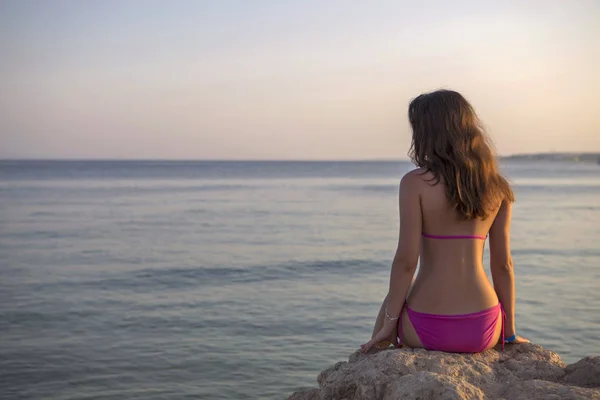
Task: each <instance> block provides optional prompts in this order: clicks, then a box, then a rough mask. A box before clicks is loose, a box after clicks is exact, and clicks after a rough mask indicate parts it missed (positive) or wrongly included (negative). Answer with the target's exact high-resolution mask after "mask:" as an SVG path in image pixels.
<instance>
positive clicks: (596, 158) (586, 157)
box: [500, 153, 600, 163]
mask: <svg viewBox="0 0 600 400" xmlns="http://www.w3.org/2000/svg"><path fill="white" fill-rule="evenodd" d="M500 159H502V160H507V161H563V162H586V163H587V162H590V163H600V153H531V154H513V155H510V156H501V157H500Z"/></svg>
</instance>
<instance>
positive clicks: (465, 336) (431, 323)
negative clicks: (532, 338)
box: [398, 233, 514, 353]
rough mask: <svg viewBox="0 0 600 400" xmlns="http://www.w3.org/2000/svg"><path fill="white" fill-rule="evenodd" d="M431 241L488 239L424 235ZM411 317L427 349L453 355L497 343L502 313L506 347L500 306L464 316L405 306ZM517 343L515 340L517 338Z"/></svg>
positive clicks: (477, 350)
mask: <svg viewBox="0 0 600 400" xmlns="http://www.w3.org/2000/svg"><path fill="white" fill-rule="evenodd" d="M423 237H425V238H429V239H479V240H485V239H486V236H477V235H459V236H439V235H428V234H426V233H423ZM405 307H406V313H407V314H408V318H409V319H410V322H411V323H412V325H413V327H414V328H415V332H416V333H417V336H419V339H420V340H421V343H423V347H424V348H426V349H427V350H438V351H446V352H452V353H479V352H481V351H483V350H485V349H486V348H488V347H489V346H490V345H491V344H492V341H493V340H494V333H495V332H496V324H497V323H498V313H502V325H503V326H502V346H503V348H504V318H505V314H504V309H503V307H502V305H501V304H500V303H498V304H496V305H495V306H493V307H490V308H488V309H486V310H483V311H478V312H475V313H471V314H460V315H438V314H426V313H421V312H417V311H414V310H412V309H410V308H409V307H408V305H407V304H405ZM513 340H514V338H513ZM398 343H402V318H400V319H399V320H398Z"/></svg>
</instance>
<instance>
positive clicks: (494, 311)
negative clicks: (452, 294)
mask: <svg viewBox="0 0 600 400" xmlns="http://www.w3.org/2000/svg"><path fill="white" fill-rule="evenodd" d="M405 307H406V312H407V314H408V318H409V319H410V322H411V323H412V325H413V327H414V328H415V332H416V333H417V335H418V336H419V339H420V340H421V343H423V347H424V348H426V349H427V350H438V351H445V352H449V353H479V352H482V351H483V350H485V349H486V348H488V347H489V346H490V344H491V343H492V341H493V340H494V333H495V332H496V326H497V325H496V324H497V323H498V313H502V324H503V325H504V318H505V315H504V309H503V308H502V305H501V304H500V303H498V304H497V305H495V306H493V307H491V308H488V309H486V310H483V311H479V312H476V313H472V314H461V315H437V314H425V313H420V312H417V311H413V310H411V309H410V308H408V305H405ZM398 343H402V318H400V319H399V320H398ZM502 347H503V348H504V326H502Z"/></svg>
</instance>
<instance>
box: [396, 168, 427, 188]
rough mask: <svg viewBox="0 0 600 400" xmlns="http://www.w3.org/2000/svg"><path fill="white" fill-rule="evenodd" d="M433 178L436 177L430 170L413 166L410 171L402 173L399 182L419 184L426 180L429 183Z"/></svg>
mask: <svg viewBox="0 0 600 400" xmlns="http://www.w3.org/2000/svg"><path fill="white" fill-rule="evenodd" d="M435 180H436V177H435V176H434V175H433V173H432V172H431V171H429V170H427V169H426V168H415V169H413V170H412V171H408V172H407V173H406V174H404V176H403V177H402V179H401V181H400V184H401V185H402V184H403V183H404V184H405V185H419V184H422V183H427V182H429V183H431V182H432V181H435Z"/></svg>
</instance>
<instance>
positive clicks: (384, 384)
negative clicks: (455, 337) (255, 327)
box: [289, 344, 600, 400]
mask: <svg viewBox="0 0 600 400" xmlns="http://www.w3.org/2000/svg"><path fill="white" fill-rule="evenodd" d="M317 381H318V383H319V388H318V389H310V390H306V391H302V392H296V393H294V394H293V395H292V396H290V397H289V400H334V399H339V400H375V399H377V400H388V399H389V400H391V399H420V400H427V399H446V400H454V399H484V398H485V399H511V400H512V399H517V400H518V399H528V400H529V399H600V357H586V358H584V359H582V360H580V361H579V362H577V363H575V364H571V365H569V366H566V365H565V363H564V362H563V361H562V359H561V358H560V357H559V356H558V355H557V354H556V353H554V352H552V351H550V350H546V349H544V348H543V347H541V346H538V345H534V344H520V345H510V346H506V348H505V349H504V350H496V349H492V350H488V351H486V352H484V353H479V354H454V353H443V352H438V351H426V350H423V349H390V350H383V351H379V352H376V353H374V354H369V355H364V354H362V353H360V352H358V351H357V352H355V353H354V354H352V355H351V356H350V359H349V361H348V362H339V363H337V364H335V365H333V366H332V367H330V368H328V369H326V370H324V371H322V372H321V373H320V374H319V376H318V377H317Z"/></svg>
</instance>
